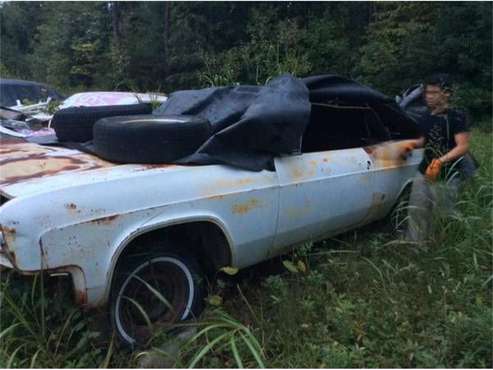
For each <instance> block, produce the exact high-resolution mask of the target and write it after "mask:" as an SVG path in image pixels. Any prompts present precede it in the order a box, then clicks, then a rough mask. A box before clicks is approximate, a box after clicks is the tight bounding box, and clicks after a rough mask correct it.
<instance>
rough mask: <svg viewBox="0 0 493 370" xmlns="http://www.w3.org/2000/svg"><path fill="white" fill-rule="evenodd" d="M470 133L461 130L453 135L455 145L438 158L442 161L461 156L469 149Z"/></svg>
mask: <svg viewBox="0 0 493 370" xmlns="http://www.w3.org/2000/svg"><path fill="white" fill-rule="evenodd" d="M470 137H471V134H470V133H469V132H461V133H458V134H456V135H455V136H454V139H455V143H456V144H457V146H456V147H455V148H454V149H452V150H451V151H449V152H447V153H446V154H444V155H443V156H441V157H440V158H439V160H440V161H441V162H442V163H447V162H452V161H455V160H456V159H457V158H460V157H462V156H463V155H464V154H466V153H467V151H468V150H469V139H470Z"/></svg>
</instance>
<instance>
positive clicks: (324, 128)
mask: <svg viewBox="0 0 493 370" xmlns="http://www.w3.org/2000/svg"><path fill="white" fill-rule="evenodd" d="M390 139H391V133H390V132H389V130H388V129H387V128H386V127H385V126H384V125H383V123H382V122H381V120H380V118H379V116H378V114H377V113H376V112H375V111H374V110H373V108H371V107H368V106H348V105H336V104H322V103H312V105H311V114H310V122H309V124H308V126H307V128H306V130H305V133H304V134H303V138H302V145H301V152H302V153H312V152H321V151H327V150H338V149H349V148H358V147H364V146H367V145H373V144H376V143H379V142H382V141H386V140H390Z"/></svg>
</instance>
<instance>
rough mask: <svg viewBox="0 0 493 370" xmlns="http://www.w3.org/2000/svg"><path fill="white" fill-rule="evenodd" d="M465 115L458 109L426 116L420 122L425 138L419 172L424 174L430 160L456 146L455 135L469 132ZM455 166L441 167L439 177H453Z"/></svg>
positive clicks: (451, 164) (450, 164) (451, 163)
mask: <svg viewBox="0 0 493 370" xmlns="http://www.w3.org/2000/svg"><path fill="white" fill-rule="evenodd" d="M467 121H468V120H467V116H466V114H465V113H464V112H463V111H461V110H458V109H449V110H448V111H447V113H446V114H439V115H432V114H427V115H426V116H425V117H423V119H421V120H420V122H419V125H420V128H421V130H422V131H423V134H424V136H425V152H424V157H423V161H422V162H421V163H420V165H419V171H420V172H421V173H423V174H424V173H425V171H426V168H427V167H428V165H429V164H430V163H431V161H432V159H434V158H440V157H441V156H442V155H444V154H445V153H447V152H448V151H450V150H452V149H453V148H455V147H456V146H457V144H456V143H455V135H456V134H459V133H461V132H469V124H468V122H467ZM455 167H456V166H453V162H448V163H447V164H446V165H444V166H443V167H442V172H441V177H443V178H445V177H450V176H451V175H454V174H455V172H457V171H456V168H455Z"/></svg>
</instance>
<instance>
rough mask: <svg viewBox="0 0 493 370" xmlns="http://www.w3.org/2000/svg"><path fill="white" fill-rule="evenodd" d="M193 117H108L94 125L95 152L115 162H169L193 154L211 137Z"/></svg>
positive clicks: (206, 125) (204, 123)
mask: <svg viewBox="0 0 493 370" xmlns="http://www.w3.org/2000/svg"><path fill="white" fill-rule="evenodd" d="M210 131H211V129H210V124H209V121H207V120H204V119H201V118H198V117H194V116H156V115H142V116H133V117H111V118H105V119H102V120H99V121H98V122H96V124H95V125H94V151H95V153H96V154H97V155H98V156H100V157H101V158H103V159H106V160H108V161H111V162H118V163H150V164H159V163H171V162H173V161H176V160H178V159H181V158H183V157H185V156H187V155H189V154H192V153H193V152H195V150H197V149H198V147H199V146H200V145H202V144H203V143H204V142H205V140H207V138H208V137H209V135H210Z"/></svg>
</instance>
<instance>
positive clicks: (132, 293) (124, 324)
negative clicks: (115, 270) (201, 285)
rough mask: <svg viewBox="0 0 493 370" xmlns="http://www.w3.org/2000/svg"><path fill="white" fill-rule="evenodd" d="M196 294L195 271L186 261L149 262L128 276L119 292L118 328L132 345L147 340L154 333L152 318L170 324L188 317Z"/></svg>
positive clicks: (159, 260)
mask: <svg viewBox="0 0 493 370" xmlns="http://www.w3.org/2000/svg"><path fill="white" fill-rule="evenodd" d="M194 294H195V290H194V281H193V277H192V274H191V272H190V270H189V268H188V267H187V266H186V265H185V264H184V263H183V262H182V261H180V260H179V259H177V258H174V257H156V258H152V259H150V260H148V261H145V262H143V263H142V264H140V265H138V266H137V267H136V268H135V269H134V270H133V271H132V272H131V273H130V274H129V275H128V276H127V277H126V279H125V280H124V281H123V283H122V285H121V287H120V289H119V291H118V295H117V297H116V302H115V308H114V315H115V324H116V327H117V330H118V331H119V333H120V335H121V336H122V338H123V339H124V340H125V341H127V342H128V343H130V344H134V343H135V342H137V341H139V342H143V341H145V340H147V339H149V337H150V336H151V334H152V328H150V327H149V325H148V320H149V321H150V322H151V324H169V323H173V322H174V321H176V320H184V319H186V318H187V317H188V315H189V314H190V310H191V306H192V302H193V298H194ZM163 298H164V299H165V300H163ZM166 301H167V303H168V304H167V303H165V302H166ZM143 312H145V315H146V316H147V319H146V318H145V317H144V313H143Z"/></svg>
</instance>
